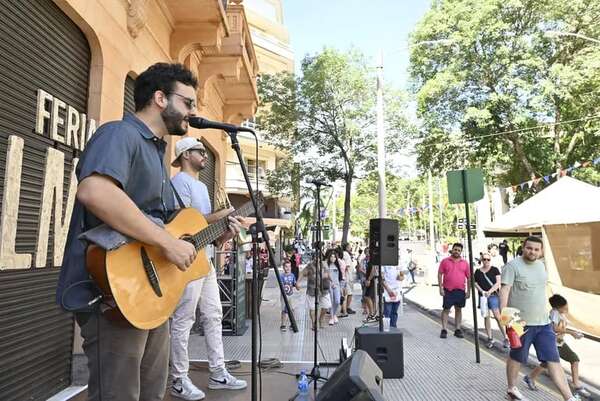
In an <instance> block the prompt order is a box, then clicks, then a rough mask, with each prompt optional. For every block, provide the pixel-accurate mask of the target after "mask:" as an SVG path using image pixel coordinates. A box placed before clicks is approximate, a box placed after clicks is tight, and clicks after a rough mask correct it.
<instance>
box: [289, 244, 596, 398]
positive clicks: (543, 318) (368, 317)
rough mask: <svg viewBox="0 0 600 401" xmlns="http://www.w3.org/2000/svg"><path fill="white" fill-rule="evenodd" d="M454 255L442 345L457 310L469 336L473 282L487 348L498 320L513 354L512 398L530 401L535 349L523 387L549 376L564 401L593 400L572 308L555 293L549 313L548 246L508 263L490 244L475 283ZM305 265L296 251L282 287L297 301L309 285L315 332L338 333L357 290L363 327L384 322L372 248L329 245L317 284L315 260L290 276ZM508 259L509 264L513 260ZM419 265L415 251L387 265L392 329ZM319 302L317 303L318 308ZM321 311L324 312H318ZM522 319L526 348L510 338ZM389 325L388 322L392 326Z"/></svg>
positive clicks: (442, 286)
mask: <svg viewBox="0 0 600 401" xmlns="http://www.w3.org/2000/svg"><path fill="white" fill-rule="evenodd" d="M447 249H448V253H449V255H448V256H447V257H445V258H442V259H441V260H440V263H439V266H438V285H439V293H440V296H441V297H442V313H441V325H442V328H441V332H440V338H442V339H446V338H447V337H448V329H449V316H450V312H451V310H452V309H453V310H454V333H453V334H454V336H455V337H458V338H463V337H464V336H465V334H464V331H463V328H462V309H463V308H464V307H465V305H466V301H467V300H468V299H469V297H470V296H471V294H470V292H469V288H470V284H471V283H470V280H471V279H472V280H474V282H473V285H474V287H475V290H476V293H477V305H478V308H479V309H480V313H481V315H482V317H483V319H484V327H485V334H486V336H487V340H486V342H485V345H486V346H487V347H488V348H494V346H495V340H494V336H493V331H492V319H493V320H494V321H495V322H496V325H497V328H498V331H499V332H500V335H501V340H500V347H501V348H502V349H505V350H507V352H508V353H509V354H508V357H507V362H506V363H507V384H508V386H507V392H506V395H507V398H508V399H511V400H526V399H527V398H526V397H525V396H523V394H522V393H521V392H520V390H519V389H518V387H517V378H518V372H519V369H520V367H521V365H522V364H523V363H526V362H527V360H528V358H529V349H530V347H531V346H533V347H534V348H535V350H536V354H537V357H538V359H539V361H540V365H539V366H538V367H537V368H536V369H534V370H533V371H532V372H531V373H530V374H529V375H526V376H524V381H523V384H524V385H525V386H526V387H527V388H528V389H529V390H531V391H536V390H537V389H538V387H537V385H536V382H537V379H538V377H539V375H540V374H541V373H542V372H543V371H544V370H547V371H548V373H549V375H550V377H551V379H552V380H553V382H554V383H555V385H556V387H557V389H558V390H559V392H560V394H561V395H562V396H563V398H564V400H566V401H574V400H578V399H579V397H580V396H584V397H587V396H589V395H590V393H589V391H588V390H587V389H586V388H585V387H584V386H583V384H582V383H581V381H580V379H579V357H578V356H577V354H576V353H575V352H574V351H573V350H572V349H571V348H570V347H569V346H568V345H567V343H566V342H565V336H566V335H570V336H572V337H573V338H581V336H582V335H581V333H579V332H578V331H575V330H572V329H571V328H568V327H567V326H568V320H567V317H566V314H567V313H568V304H567V301H566V299H565V298H564V297H562V296H560V295H558V294H554V295H553V296H552V297H551V298H550V299H549V301H548V302H549V303H550V307H551V311H550V313H549V314H548V313H547V309H548V308H547V300H546V283H547V273H546V269H545V266H544V264H543V261H542V241H541V239H540V238H538V237H528V238H527V239H526V240H525V241H524V242H523V244H522V245H521V246H519V248H518V253H516V255H515V257H514V258H512V259H510V248H509V246H508V244H507V241H503V242H501V243H500V244H490V245H489V246H488V247H487V249H486V250H485V251H482V252H481V253H480V254H479V257H478V258H477V259H476V263H477V266H474V267H476V269H475V270H474V273H473V276H471V270H470V266H469V263H468V262H467V261H466V260H465V259H464V258H463V256H462V255H463V252H464V249H463V245H462V244H461V243H455V244H453V245H452V246H451V247H447ZM297 257H298V258H299V256H298V249H297V248H293V249H290V251H289V252H288V258H286V259H285V260H284V263H283V266H284V267H283V268H284V275H283V276H282V277H283V280H284V287H285V288H286V293H287V294H288V295H291V294H292V293H293V290H294V289H295V290H296V291H299V290H300V288H301V287H300V283H301V282H302V281H304V280H306V282H307V285H306V295H307V296H306V300H307V308H308V310H309V311H310V317H311V322H312V327H313V329H314V327H316V325H317V324H318V325H319V327H320V328H325V327H327V326H335V325H336V324H337V323H338V321H339V319H341V318H345V317H347V316H348V315H349V314H352V313H355V312H354V311H353V310H352V309H351V305H352V294H353V293H354V292H355V287H354V284H355V283H356V284H357V288H356V292H358V284H360V289H361V292H360V294H361V305H362V309H363V311H362V313H363V314H364V319H363V322H364V323H370V322H376V321H377V320H378V319H379V314H378V302H377V291H376V282H377V279H378V268H377V266H373V265H372V264H371V263H369V248H368V247H367V248H361V247H357V246H352V245H351V244H343V245H342V246H329V247H327V248H326V249H325V250H324V251H323V255H322V264H321V269H320V271H321V275H322V279H321V280H320V284H317V283H318V282H319V279H318V274H317V269H315V263H314V261H310V262H309V263H307V264H306V266H305V267H304V268H303V269H301V270H300V271H299V273H298V274H296V273H292V268H291V264H292V260H294V259H296V258H297ZM509 259H510V260H509ZM416 271H417V263H416V260H414V259H413V255H412V250H411V249H407V250H406V251H405V253H403V254H401V255H400V257H399V263H398V265H396V266H381V274H382V280H381V285H382V291H383V301H384V302H383V311H382V312H383V313H382V315H383V317H384V319H386V320H388V319H389V326H390V327H397V325H398V309H399V305H400V304H401V303H402V302H403V293H404V291H406V289H407V288H409V286H411V285H414V284H415V272H416ZM315 297H318V302H317V303H315ZM315 306H317V308H318V310H315ZM507 307H510V308H516V310H518V311H519V312H520V317H521V318H522V319H523V321H524V324H525V328H524V334H523V335H522V336H521V337H520V339H519V340H520V344H511V341H510V339H509V335H508V333H507V319H506V316H504V315H503V314H505V313H506V312H505V311H507V310H509V309H510V308H507ZM286 313H287V312H286V310H285V307H284V306H283V302H282V320H281V329H282V330H286V324H287V320H286ZM386 323H387V322H386ZM560 359H563V360H565V361H567V362H569V363H570V365H571V375H572V386H571V387H572V388H571V387H570V386H569V385H568V383H567V379H566V376H565V374H564V372H563V370H562V368H561V366H560V363H559V360H560Z"/></svg>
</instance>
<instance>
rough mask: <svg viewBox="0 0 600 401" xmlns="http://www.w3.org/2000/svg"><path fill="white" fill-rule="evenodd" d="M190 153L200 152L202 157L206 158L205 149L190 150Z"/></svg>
mask: <svg viewBox="0 0 600 401" xmlns="http://www.w3.org/2000/svg"><path fill="white" fill-rule="evenodd" d="M189 151H190V152H198V153H199V154H200V156H206V150H204V149H190V150H189Z"/></svg>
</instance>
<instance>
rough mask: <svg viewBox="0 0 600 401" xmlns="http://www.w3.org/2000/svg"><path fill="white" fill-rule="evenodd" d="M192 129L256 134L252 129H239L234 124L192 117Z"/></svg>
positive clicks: (190, 121)
mask: <svg viewBox="0 0 600 401" xmlns="http://www.w3.org/2000/svg"><path fill="white" fill-rule="evenodd" d="M188 121H189V124H190V127H194V128H197V129H211V128H212V129H220V130H223V131H226V132H239V131H245V132H254V131H252V129H250V128H247V127H239V126H237V125H233V124H227V123H221V122H217V121H210V120H207V119H206V118H202V117H190V118H189V119H188Z"/></svg>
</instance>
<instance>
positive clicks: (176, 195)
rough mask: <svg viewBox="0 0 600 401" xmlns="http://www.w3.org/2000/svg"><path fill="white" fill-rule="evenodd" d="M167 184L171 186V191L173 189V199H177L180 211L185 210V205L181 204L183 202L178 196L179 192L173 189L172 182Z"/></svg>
mask: <svg viewBox="0 0 600 401" xmlns="http://www.w3.org/2000/svg"><path fill="white" fill-rule="evenodd" d="M169 184H171V189H173V193H174V194H175V198H177V203H179V207H180V208H181V209H185V207H186V206H185V204H184V203H183V201H182V200H181V196H179V192H177V190H176V189H175V186H174V185H173V181H171V180H169Z"/></svg>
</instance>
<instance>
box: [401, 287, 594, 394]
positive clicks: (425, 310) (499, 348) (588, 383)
mask: <svg viewBox="0 0 600 401" xmlns="http://www.w3.org/2000/svg"><path fill="white" fill-rule="evenodd" d="M404 301H405V302H407V303H409V304H410V305H412V306H414V307H415V308H417V309H418V310H419V311H421V312H423V313H426V314H428V315H430V316H433V317H436V318H438V319H439V318H441V312H438V311H437V310H434V309H429V308H427V307H425V306H423V305H421V304H419V303H417V302H416V301H413V300H412V299H409V298H407V297H404ZM448 322H449V323H450V322H451V323H452V324H454V319H453V318H452V317H448ZM462 331H463V332H464V333H465V334H466V335H468V337H470V338H473V339H474V335H473V333H474V331H473V328H472V327H468V326H464V325H463V328H462ZM465 338H467V336H465ZM479 340H480V341H479V344H480V348H481V343H482V341H483V342H485V340H487V337H486V336H485V334H483V333H481V332H480V333H479ZM487 349H489V350H490V351H494V352H495V353H496V354H502V355H503V356H505V357H506V356H507V355H508V353H507V351H506V350H505V349H504V348H503V347H502V345H501V344H498V343H497V342H494V348H492V349H490V348H487ZM538 365H539V362H538V360H537V359H535V358H533V357H532V356H531V355H530V356H529V359H528V361H527V367H529V368H534V367H536V366H538ZM563 370H564V372H565V375H566V376H567V378H570V377H571V372H570V371H569V370H567V369H563ZM579 379H580V380H581V381H582V382H583V383H584V384H585V385H586V389H587V390H588V391H589V392H590V393H592V396H591V397H589V398H588V399H590V400H592V399H593V400H595V399H597V398H600V385H597V384H595V383H593V382H591V381H590V380H588V379H587V378H586V377H585V376H581V374H580V378H579Z"/></svg>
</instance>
